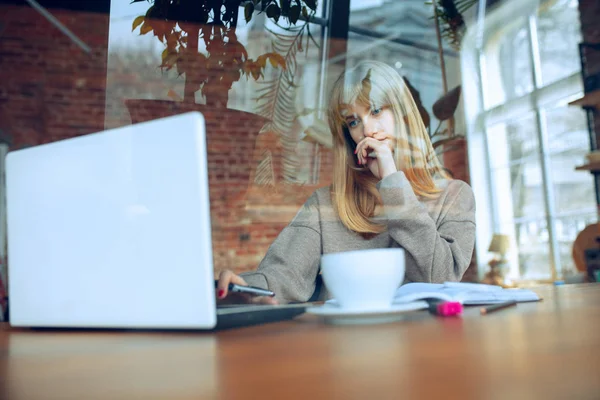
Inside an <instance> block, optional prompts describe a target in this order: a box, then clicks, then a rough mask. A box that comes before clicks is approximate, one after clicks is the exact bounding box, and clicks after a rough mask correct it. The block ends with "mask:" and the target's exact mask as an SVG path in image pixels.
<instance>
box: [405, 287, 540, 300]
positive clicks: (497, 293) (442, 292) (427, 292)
mask: <svg viewBox="0 0 600 400" xmlns="http://www.w3.org/2000/svg"><path fill="white" fill-rule="evenodd" d="M424 299H439V300H444V301H458V302H460V303H462V304H464V305H475V304H495V303H503V302H505V301H518V302H525V301H539V300H540V297H539V296H538V295H537V294H536V293H535V292H533V291H531V290H528V289H503V288H502V287H500V286H495V285H485V284H481V283H463V282H445V283H420V282H415V283H407V284H404V285H402V286H400V287H399V288H398V290H396V295H395V297H394V304H403V303H410V302H413V301H417V300H424Z"/></svg>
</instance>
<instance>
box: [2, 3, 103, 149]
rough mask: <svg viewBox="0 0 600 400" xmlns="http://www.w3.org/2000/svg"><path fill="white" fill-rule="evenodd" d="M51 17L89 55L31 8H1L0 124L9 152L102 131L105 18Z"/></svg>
mask: <svg viewBox="0 0 600 400" xmlns="http://www.w3.org/2000/svg"><path fill="white" fill-rule="evenodd" d="M53 14H54V15H55V17H56V18H57V19H58V20H59V21H60V22H62V23H63V24H64V25H65V26H67V27H68V28H69V29H70V30H72V31H73V32H74V33H75V34H76V35H77V36H78V37H79V38H80V39H81V40H83V42H85V43H86V44H87V45H88V46H89V47H90V48H91V49H92V51H91V54H87V53H85V52H84V51H83V50H82V49H80V48H79V47H78V46H77V45H76V44H75V43H73V42H72V41H71V40H69V39H68V38H67V37H66V36H65V35H64V34H63V33H61V32H60V31H58V30H57V29H56V28H55V27H54V26H52V25H51V24H50V23H49V22H48V21H47V20H46V19H45V18H43V17H42V16H41V15H40V14H39V13H37V12H36V11H35V10H33V9H32V8H31V7H28V6H11V5H0V23H1V24H2V25H3V29H2V32H0V82H2V83H1V86H0V114H2V115H8V116H10V119H9V120H8V121H7V120H4V121H2V122H0V124H3V125H4V126H3V131H4V132H5V135H6V134H8V135H9V138H7V139H8V140H9V141H10V144H11V147H12V148H13V149H14V148H21V147H24V146H31V145H35V144H40V143H46V142H51V141H55V140H59V139H63V138H67V137H73V136H78V135H82V134H86V133H90V132H96V131H99V130H102V129H103V128H104V102H105V99H104V92H105V81H106V52H107V43H108V16H107V15H103V14H94V13H73V12H69V11H63V10H54V11H53ZM9 124H10V126H9Z"/></svg>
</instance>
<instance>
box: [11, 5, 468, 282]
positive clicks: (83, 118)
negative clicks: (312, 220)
mask: <svg viewBox="0 0 600 400" xmlns="http://www.w3.org/2000/svg"><path fill="white" fill-rule="evenodd" d="M52 13H53V14H54V15H55V16H56V17H57V18H58V19H59V20H60V21H61V22H62V23H63V24H65V25H66V26H67V27H68V28H69V29H71V30H72V31H73V32H74V33H75V34H76V35H77V36H78V37H79V38H80V39H82V40H83V41H84V42H85V43H86V44H87V45H88V46H90V48H91V49H92V52H91V54H86V53H85V52H83V51H82V50H81V49H80V48H79V47H77V45H76V44H75V43H73V42H71V41H70V40H69V39H68V38H67V37H66V36H64V35H63V34H62V33H61V32H59V31H58V30H57V29H56V28H55V27H53V26H52V25H51V24H50V23H49V22H48V21H47V20H46V19H44V18H43V17H42V16H40V15H39V14H38V13H37V12H36V11H35V10H33V9H32V8H31V7H28V6H19V5H0V24H2V26H3V29H2V30H1V31H0V82H2V85H1V86H0V117H1V118H0V131H2V134H3V135H5V136H6V137H5V139H7V140H8V141H9V142H10V145H11V148H12V149H16V148H21V147H25V146H31V145H37V144H41V143H47V142H52V141H55V140H60V139H65V138H69V137H74V136H78V135H84V134H88V133H92V132H97V131H101V130H103V129H105V128H111V127H118V126H122V125H125V124H129V123H131V122H132V121H133V122H137V121H143V120H148V119H154V118H158V117H160V116H166V115H171V114H174V113H178V112H185V111H189V110H191V109H195V110H199V111H202V112H203V113H204V114H205V118H206V120H207V126H208V129H207V133H208V152H209V154H208V163H209V174H210V188H211V215H212V220H213V240H214V256H215V269H216V272H218V271H219V270H221V269H223V268H232V269H234V270H236V271H238V272H241V271H245V270H251V269H254V268H255V267H256V265H257V264H258V262H259V261H260V260H261V259H262V257H263V256H264V254H265V252H266V251H267V249H268V247H269V245H270V244H271V242H272V241H273V240H274V239H275V237H276V236H277V235H278V234H279V232H280V231H281V229H283V228H284V227H285V226H286V225H287V223H288V222H289V221H290V220H291V218H292V217H293V216H294V215H295V213H296V211H297V210H298V208H299V207H300V205H301V204H302V203H303V202H304V201H305V199H306V198H307V197H308V196H309V195H310V194H311V193H312V192H313V191H314V190H315V189H316V187H318V186H323V185H326V184H328V183H329V182H330V181H331V171H332V154H331V152H330V151H328V150H326V149H321V163H320V165H319V171H320V179H319V182H318V183H317V184H315V185H309V186H299V185H292V184H289V183H286V182H285V181H284V180H283V166H282V163H283V160H282V158H281V148H282V145H281V143H279V141H278V137H277V135H276V134H274V133H271V132H264V133H261V134H258V132H259V130H260V128H261V127H262V125H263V123H264V120H263V119H261V118H260V117H257V116H256V115H254V114H249V113H244V112H240V111H235V110H229V109H218V110H216V109H209V108H206V107H205V106H201V105H184V104H182V103H176V102H173V101H166V102H165V101H163V102H160V101H156V102H153V103H141V102H138V103H137V105H136V104H128V106H129V108H128V107H125V106H124V105H123V102H124V101H125V100H126V99H131V98H144V97H146V98H148V97H150V96H148V95H147V93H155V92H156V91H157V90H156V88H158V89H159V90H160V91H162V92H164V93H165V97H164V99H167V98H168V97H167V96H166V93H167V91H168V90H167V89H168V85H166V86H165V80H164V76H161V75H160V74H155V75H154V76H150V75H144V72H141V71H139V70H135V69H131V68H128V66H127V65H124V64H118V63H116V64H115V63H111V64H109V65H111V67H110V68H114V69H113V70H110V71H109V70H108V67H107V64H108V63H107V61H108V57H109V55H108V26H109V25H108V24H109V18H108V16H107V15H106V14H101V13H89V12H88V13H86V12H79V11H78V12H74V11H65V10H52ZM148 62H149V65H150V64H152V66H151V68H154V69H156V64H155V63H154V61H152V60H150V61H148ZM108 72H110V74H109V75H110V76H111V77H112V78H114V81H112V82H111V83H110V85H111V87H110V88H109V89H110V90H107V73H108ZM126 82H127V83H129V84H128V85H126V84H125V83H126ZM179 82H181V80H180V81H179ZM177 84H181V83H177ZM131 88H133V89H131ZM132 90H133V91H132ZM134 106H135V107H134ZM458 145H459V148H458V149H457V150H454V151H450V152H448V153H446V155H445V156H444V158H445V164H446V166H448V167H449V168H450V169H451V170H452V171H453V173H454V174H455V176H456V177H457V178H459V179H464V180H466V181H468V174H467V171H468V169H467V166H466V156H465V153H464V151H465V149H466V147H465V143H464V142H463V143H459V144H458ZM265 157H270V158H269V159H268V160H267V161H268V164H269V165H270V166H269V168H270V170H271V172H272V175H273V177H272V179H271V181H270V182H269V183H267V184H262V185H259V184H255V183H254V177H255V174H256V168H257V166H258V164H259V163H261V162H264V161H265ZM469 271H471V272H473V271H474V272H475V273H476V270H473V269H470V270H469ZM467 275H469V274H467Z"/></svg>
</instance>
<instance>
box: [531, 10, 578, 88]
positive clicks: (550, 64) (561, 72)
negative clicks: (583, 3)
mask: <svg viewBox="0 0 600 400" xmlns="http://www.w3.org/2000/svg"><path fill="white" fill-rule="evenodd" d="M577 3H578V2H577V1H576V0H549V1H545V2H543V3H542V4H541V5H540V8H539V13H538V22H537V29H538V41H539V46H538V47H539V50H540V62H541V70H542V81H543V84H544V85H546V84H548V83H551V82H554V81H556V80H558V79H560V78H564V77H566V76H569V75H571V74H573V73H576V72H578V71H579V70H580V68H581V64H580V62H579V51H578V46H577V45H578V43H579V42H580V41H581V29H580V25H579V11H578V10H577Z"/></svg>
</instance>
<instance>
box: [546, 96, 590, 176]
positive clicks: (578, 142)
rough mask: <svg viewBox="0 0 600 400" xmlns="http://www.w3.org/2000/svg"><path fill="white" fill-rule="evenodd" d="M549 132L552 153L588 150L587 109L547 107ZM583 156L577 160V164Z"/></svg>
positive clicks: (547, 128) (581, 160)
mask: <svg viewBox="0 0 600 400" xmlns="http://www.w3.org/2000/svg"><path fill="white" fill-rule="evenodd" d="M543 116H544V120H545V123H546V130H547V132H548V151H549V152H550V153H557V152H569V153H570V152H572V151H575V152H577V153H580V152H581V151H585V152H587V151H588V149H589V147H590V139H589V133H588V129H587V123H586V116H585V111H583V110H582V109H581V108H579V107H568V106H566V105H563V106H561V107H556V108H551V109H546V110H544V112H543ZM582 162H583V158H579V159H578V160H577V165H579V164H581V163H582Z"/></svg>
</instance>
